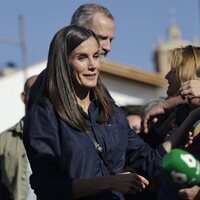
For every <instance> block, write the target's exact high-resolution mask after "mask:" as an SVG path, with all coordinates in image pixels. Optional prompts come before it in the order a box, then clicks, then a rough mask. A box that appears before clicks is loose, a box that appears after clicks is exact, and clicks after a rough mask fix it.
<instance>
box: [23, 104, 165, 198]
mask: <svg viewBox="0 0 200 200" xmlns="http://www.w3.org/2000/svg"><path fill="white" fill-rule="evenodd" d="M114 107H115V115H114V117H113V118H112V119H110V120H109V121H108V122H107V123H103V124H100V123H98V122H97V120H96V119H97V116H98V114H99V107H98V104H96V103H95V102H93V103H91V105H90V106H89V112H88V113H89V114H88V117H87V119H86V120H87V126H88V129H89V130H91V131H92V132H93V134H94V135H95V137H96V139H97V141H98V143H99V144H100V145H101V146H102V148H103V149H104V151H105V152H106V154H107V159H108V161H109V162H110V163H111V167H112V170H113V171H114V172H115V173H116V174H118V173H120V172H122V170H123V168H124V166H125V162H126V161H127V163H128V164H129V165H131V166H132V167H133V168H134V169H135V170H136V171H137V172H142V173H143V172H145V173H147V174H150V175H155V174H156V173H157V172H158V170H159V167H160V162H161V159H162V157H163V155H164V154H165V153H166V152H165V150H164V148H163V147H162V146H158V147H157V148H156V149H152V148H151V147H150V146H149V145H148V144H146V143H145V142H144V141H143V140H142V139H141V138H140V137H139V136H138V135H137V134H136V133H134V132H133V131H132V129H130V127H129V125H128V121H127V119H126V116H125V115H124V113H123V112H122V111H121V109H120V108H119V107H117V106H116V105H114ZM24 144H25V148H26V150H27V154H28V157H29V160H30V164H31V167H32V170H33V174H32V176H31V184H32V187H33V188H34V189H35V192H36V194H37V195H38V197H39V199H41V200H42V199H48V200H51V199H52V200H53V199H59V200H62V199H63V200H64V199H65V200H66V199H71V198H72V196H71V195H72V189H71V184H72V180H73V179H84V178H92V177H99V176H107V175H109V172H108V169H107V167H106V166H105V165H104V162H103V161H102V159H101V158H100V157H99V155H98V153H97V151H96V150H95V148H94V145H93V143H92V142H91V140H90V138H89V137H88V136H87V135H86V134H85V133H84V132H80V131H77V130H75V129H74V128H72V127H71V126H69V125H68V124H66V123H65V122H64V121H63V120H61V119H60V118H59V117H58V116H57V115H56V114H55V113H54V112H53V111H51V110H49V109H48V108H45V107H42V106H40V105H33V107H32V109H31V110H30V111H29V113H28V115H27V116H26V120H25V126H24ZM101 194H102V196H101V195H100V194H98V196H93V197H91V199H104V200H106V199H109V197H107V196H106V195H107V194H106V193H104V192H102V193H101ZM87 199H90V198H87ZM120 199H123V197H122V196H121V197H120Z"/></svg>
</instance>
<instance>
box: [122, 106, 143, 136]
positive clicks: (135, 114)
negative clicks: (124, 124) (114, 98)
mask: <svg viewBox="0 0 200 200" xmlns="http://www.w3.org/2000/svg"><path fill="white" fill-rule="evenodd" d="M121 108H122V109H123V110H124V112H125V114H126V116H127V120H128V123H129V126H130V128H132V129H133V130H134V131H135V132H136V133H140V131H141V117H140V112H139V110H140V106H139V105H127V106H121Z"/></svg>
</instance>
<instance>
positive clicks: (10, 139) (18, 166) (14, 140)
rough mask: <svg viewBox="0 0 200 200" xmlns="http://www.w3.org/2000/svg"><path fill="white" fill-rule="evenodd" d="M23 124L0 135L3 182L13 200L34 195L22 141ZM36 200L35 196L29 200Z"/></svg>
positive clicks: (0, 170)
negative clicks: (30, 194) (29, 194)
mask: <svg viewBox="0 0 200 200" xmlns="http://www.w3.org/2000/svg"><path fill="white" fill-rule="evenodd" d="M22 122H23V121H22V120H21V121H20V122H19V123H17V124H16V125H15V126H13V127H11V128H10V129H8V130H6V131H4V132H3V133H1V134H0V174H1V182H2V184H3V185H4V186H5V187H6V189H7V190H8V191H9V193H10V195H11V196H12V197H11V199H15V200H26V199H27V195H28V193H29V192H30V193H33V190H30V186H29V175H30V174H28V173H27V170H28V169H27V168H28V159H27V156H26V151H25V148H24V145H23V141H22V125H23V123H22ZM5 198H6V199H7V197H5ZM35 199H36V197H35V195H33V198H31V199H30V198H29V199H28V200H35Z"/></svg>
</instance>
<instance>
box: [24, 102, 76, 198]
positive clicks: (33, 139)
mask: <svg viewBox="0 0 200 200" xmlns="http://www.w3.org/2000/svg"><path fill="white" fill-rule="evenodd" d="M23 136H24V138H23V141H24V146H25V149H26V151H27V155H28V159H29V161H30V164H31V168H32V175H31V177H30V183H31V186H32V188H33V189H34V191H35V193H36V195H37V197H38V199H40V200H47V199H48V200H55V199H59V200H66V199H71V198H72V197H71V196H72V195H71V194H72V188H71V187H72V186H71V185H72V180H71V179H70V178H69V176H68V175H67V173H66V172H64V170H62V166H61V160H62V159H61V147H60V143H61V141H60V136H59V131H58V122H57V118H56V115H55V114H54V113H53V111H50V110H49V109H47V108H44V107H41V106H39V105H34V106H33V107H32V109H31V110H30V112H29V113H28V114H27V116H26V118H25V123H24V134H23Z"/></svg>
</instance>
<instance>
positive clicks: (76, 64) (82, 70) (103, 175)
mask: <svg viewBox="0 0 200 200" xmlns="http://www.w3.org/2000/svg"><path fill="white" fill-rule="evenodd" d="M100 52H101V50H100V44H99V39H98V37H97V36H96V35H95V34H94V32H92V31H91V30H89V29H85V28H84V27H80V26H77V25H73V26H68V27H64V28H62V29H61V30H60V31H58V32H57V33H56V34H55V36H54V38H53V40H52V42H51V44H50V48H49V55H48V62H47V68H46V77H45V79H44V80H43V83H44V84H43V86H42V90H41V91H42V92H41V94H40V97H39V101H38V103H36V104H34V105H33V106H32V108H31V109H30V111H29V112H28V113H27V115H26V119H25V124H24V137H23V139H24V140H23V141H24V145H25V148H26V151H27V155H28V158H29V161H30V164H31V168H32V172H33V173H32V175H31V177H30V181H31V186H32V188H33V189H34V191H35V193H36V195H37V198H38V199H40V200H42V199H45V200H46V199H48V200H51V199H59V200H62V199H63V200H64V199H86V198H87V199H90V200H91V199H95V200H100V199H101V200H107V199H109V200H110V199H120V200H123V199H124V194H137V193H139V192H141V191H143V190H144V189H145V188H146V187H147V186H148V184H149V182H148V180H147V179H146V178H145V177H144V175H143V173H144V174H146V175H152V176H153V175H156V173H157V172H158V171H159V170H160V167H161V166H160V164H161V159H162V157H163V156H164V155H165V154H166V153H167V152H170V151H171V149H172V148H174V147H176V146H177V145H179V144H180V143H181V142H182V140H183V137H184V136H185V134H186V132H187V126H186V125H188V122H187V123H186V125H185V126H184V127H180V130H178V131H177V132H176V133H174V134H171V135H170V136H169V137H168V138H167V140H166V141H164V142H163V144H161V145H160V146H158V147H157V148H155V149H153V148H151V147H150V146H149V145H148V144H146V143H145V142H144V141H143V140H142V139H141V138H140V137H139V136H138V135H137V134H136V133H134V131H133V130H132V129H131V128H130V127H129V124H128V121H127V119H126V116H125V114H124V112H123V111H122V109H121V108H119V107H118V106H117V105H116V104H115V102H114V101H113V99H112V98H111V97H110V95H108V93H107V92H106V89H105V87H104V85H103V83H102V81H101V77H100V58H99V57H100ZM194 114H195V113H194ZM195 117H196V116H195ZM194 119H196V118H194ZM125 163H126V164H127V165H129V166H131V167H132V168H134V169H135V171H136V173H131V172H129V171H128V172H124V171H123V170H124V166H125ZM139 174H141V175H139Z"/></svg>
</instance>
